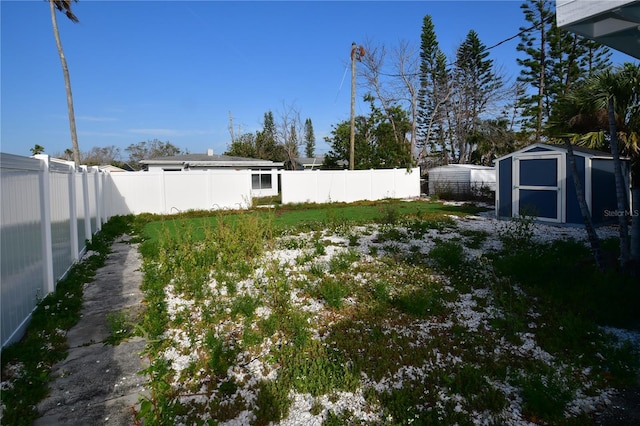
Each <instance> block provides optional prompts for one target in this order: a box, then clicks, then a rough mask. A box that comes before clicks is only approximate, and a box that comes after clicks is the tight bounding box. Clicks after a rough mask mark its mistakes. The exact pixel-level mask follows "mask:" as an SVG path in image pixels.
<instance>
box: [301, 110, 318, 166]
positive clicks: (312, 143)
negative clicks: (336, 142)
mask: <svg viewBox="0 0 640 426" xmlns="http://www.w3.org/2000/svg"><path fill="white" fill-rule="evenodd" d="M304 144H305V145H304V153H305V155H306V156H307V158H312V157H313V156H314V155H315V149H316V136H315V134H314V133H313V124H312V123H311V119H310V118H307V119H306V120H305V122H304Z"/></svg>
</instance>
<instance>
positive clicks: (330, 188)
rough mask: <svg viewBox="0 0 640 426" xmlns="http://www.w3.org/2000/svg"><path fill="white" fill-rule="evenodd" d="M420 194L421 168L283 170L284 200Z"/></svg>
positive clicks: (328, 200) (325, 200)
mask: <svg viewBox="0 0 640 426" xmlns="http://www.w3.org/2000/svg"><path fill="white" fill-rule="evenodd" d="M419 196H420V169H418V168H413V169H384V170H373V169H372V170H305V171H283V172H282V204H292V203H331V202H346V203H350V202H354V201H363V200H370V201H373V200H382V199H385V198H414V197H419Z"/></svg>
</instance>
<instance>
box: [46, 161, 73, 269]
mask: <svg viewBox="0 0 640 426" xmlns="http://www.w3.org/2000/svg"><path fill="white" fill-rule="evenodd" d="M70 179H73V168H71V167H69V165H66V164H60V163H55V162H51V163H49V185H50V197H49V200H50V204H51V250H52V259H53V279H54V281H57V280H59V279H60V278H62V277H63V276H64V275H65V274H66V273H67V271H68V270H69V267H70V266H71V264H72V263H73V260H74V258H73V254H72V248H71V247H72V241H71V209H70V204H71V202H70V195H71V194H70V188H69V180H70Z"/></svg>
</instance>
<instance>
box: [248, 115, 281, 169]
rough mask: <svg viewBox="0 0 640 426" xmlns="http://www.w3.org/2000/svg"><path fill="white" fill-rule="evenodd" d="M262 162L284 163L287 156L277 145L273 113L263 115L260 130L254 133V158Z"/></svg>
mask: <svg viewBox="0 0 640 426" xmlns="http://www.w3.org/2000/svg"><path fill="white" fill-rule="evenodd" d="M255 158H261V159H263V160H271V161H285V160H286V158H287V156H286V153H285V151H284V148H283V146H282V145H281V144H278V131H277V128H276V122H275V120H274V118H273V112H271V111H267V112H265V113H264V120H263V122H262V130H260V131H258V132H257V133H256V157H255Z"/></svg>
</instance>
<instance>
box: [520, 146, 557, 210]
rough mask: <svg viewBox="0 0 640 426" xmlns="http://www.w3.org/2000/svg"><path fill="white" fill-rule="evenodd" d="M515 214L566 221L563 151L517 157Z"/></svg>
mask: <svg viewBox="0 0 640 426" xmlns="http://www.w3.org/2000/svg"><path fill="white" fill-rule="evenodd" d="M513 166H514V167H513V193H512V209H513V216H520V215H527V216H533V217H536V218H539V219H541V220H545V221H548V222H563V212H564V206H563V204H562V200H563V199H564V180H565V169H564V162H563V156H562V154H560V153H558V154H555V153H554V154H544V155H522V156H519V157H514V165H513Z"/></svg>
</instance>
